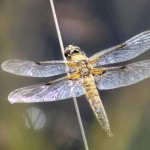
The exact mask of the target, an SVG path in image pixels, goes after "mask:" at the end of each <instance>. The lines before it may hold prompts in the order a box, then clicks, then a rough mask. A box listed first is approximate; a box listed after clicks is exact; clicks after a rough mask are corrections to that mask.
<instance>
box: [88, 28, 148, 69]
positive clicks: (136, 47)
mask: <svg viewBox="0 0 150 150" xmlns="http://www.w3.org/2000/svg"><path fill="white" fill-rule="evenodd" d="M149 48H150V31H145V32H142V33H140V34H138V35H136V36H134V37H133V38H131V39H129V40H128V41H126V42H124V43H122V44H120V45H117V46H114V47H111V48H108V49H106V50H103V51H101V52H98V53H96V54H95V55H93V56H92V57H90V58H89V60H90V61H93V60H95V59H96V61H95V64H94V66H95V67H97V66H101V65H107V64H113V63H118V62H123V61H127V60H130V59H132V58H135V57H137V56H138V55H140V54H141V53H143V52H145V51H147V50H148V49H149Z"/></svg>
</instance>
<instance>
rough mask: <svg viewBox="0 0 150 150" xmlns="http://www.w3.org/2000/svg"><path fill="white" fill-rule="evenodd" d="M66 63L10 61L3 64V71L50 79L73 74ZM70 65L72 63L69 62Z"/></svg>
mask: <svg viewBox="0 0 150 150" xmlns="http://www.w3.org/2000/svg"><path fill="white" fill-rule="evenodd" d="M65 63H66V64H67V63H68V62H65V61H45V62H44V61H43V62H34V61H27V60H8V61H6V62H4V63H3V64H2V66H1V67H2V69H3V70H4V71H7V72H9V73H13V74H16V75H21V76H31V77H49V76H54V75H58V74H63V73H67V72H72V71H74V69H73V68H72V67H68V68H66V66H65ZM69 63H70V62H69Z"/></svg>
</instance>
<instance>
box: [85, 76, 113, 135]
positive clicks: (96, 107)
mask: <svg viewBox="0 0 150 150" xmlns="http://www.w3.org/2000/svg"><path fill="white" fill-rule="evenodd" d="M83 85H84V88H85V92H86V94H85V95H86V97H87V99H88V101H89V104H90V106H91V108H92V110H93V112H94V114H95V116H96V118H97V120H98V121H99V123H100V125H101V126H102V128H103V129H104V130H105V131H106V132H107V133H108V135H109V136H112V133H111V131H110V126H109V122H108V119H107V115H106V112H105V109H104V107H103V104H102V101H101V99H100V97H99V93H98V91H97V88H96V85H95V81H94V78H93V76H92V75H91V76H88V77H84V78H83Z"/></svg>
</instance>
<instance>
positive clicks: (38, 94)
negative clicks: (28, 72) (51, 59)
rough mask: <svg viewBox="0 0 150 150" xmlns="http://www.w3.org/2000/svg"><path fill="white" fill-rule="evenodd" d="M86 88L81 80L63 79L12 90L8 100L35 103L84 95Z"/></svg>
mask: <svg viewBox="0 0 150 150" xmlns="http://www.w3.org/2000/svg"><path fill="white" fill-rule="evenodd" d="M84 93H85V92H84V89H83V86H82V84H81V83H80V82H79V80H76V81H75V80H68V79H63V80H61V81H57V82H55V83H52V84H50V83H48V84H39V85H33V86H27V87H24V88H20V89H17V90H15V91H13V92H11V93H10V94H9V96H8V100H9V101H10V102H11V103H34V102H46V101H56V100H63V99H67V98H71V97H73V96H75V97H79V96H81V95H83V94H84Z"/></svg>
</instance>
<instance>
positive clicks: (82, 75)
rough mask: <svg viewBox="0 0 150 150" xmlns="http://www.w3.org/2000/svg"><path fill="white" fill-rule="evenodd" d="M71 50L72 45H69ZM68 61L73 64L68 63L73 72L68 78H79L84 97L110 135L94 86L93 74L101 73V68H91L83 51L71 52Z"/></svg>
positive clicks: (90, 63) (103, 110)
mask: <svg viewBox="0 0 150 150" xmlns="http://www.w3.org/2000/svg"><path fill="white" fill-rule="evenodd" d="M71 50H73V47H71ZM69 56H70V58H69V61H70V62H72V63H74V64H69V65H71V66H72V67H74V69H75V72H74V73H72V74H70V75H69V76H68V79H71V80H73V79H75V80H76V79H80V80H81V82H82V83H83V87H84V89H85V95H86V98H87V100H88V102H89V104H90V106H91V108H92V110H93V112H94V114H95V116H96V118H97V120H98V121H99V123H100V125H101V126H102V128H103V129H104V130H105V131H106V132H107V133H108V135H109V136H111V135H112V133H111V130H110V126H109V122H108V119H107V115H106V112H105V109H104V107H103V104H102V101H101V99H100V96H99V93H98V90H97V88H96V84H95V80H94V76H93V75H97V74H103V71H104V70H103V69H100V68H93V66H92V62H89V61H88V58H87V57H86V55H85V54H84V53H72V54H71V55H69Z"/></svg>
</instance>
